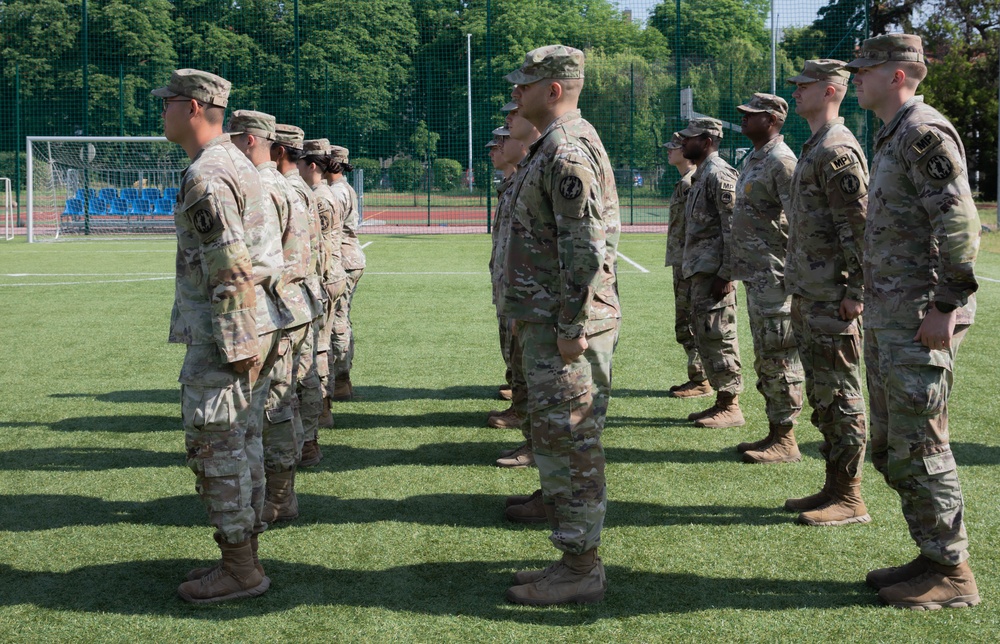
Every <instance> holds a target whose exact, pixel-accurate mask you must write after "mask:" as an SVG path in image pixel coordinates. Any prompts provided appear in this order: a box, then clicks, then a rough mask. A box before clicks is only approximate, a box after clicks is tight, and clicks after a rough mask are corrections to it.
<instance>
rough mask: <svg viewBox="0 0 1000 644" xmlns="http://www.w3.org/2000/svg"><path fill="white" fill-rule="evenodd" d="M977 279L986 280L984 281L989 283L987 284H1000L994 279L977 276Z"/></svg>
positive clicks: (999, 281)
mask: <svg viewBox="0 0 1000 644" xmlns="http://www.w3.org/2000/svg"><path fill="white" fill-rule="evenodd" d="M976 279H977V280H984V281H987V282H996V283H997V284H1000V280H995V279H993V278H992V277H983V276H982V275H976Z"/></svg>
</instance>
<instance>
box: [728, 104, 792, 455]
mask: <svg viewBox="0 0 1000 644" xmlns="http://www.w3.org/2000/svg"><path fill="white" fill-rule="evenodd" d="M736 109H737V110H739V111H740V112H742V113H743V123H742V131H743V134H744V136H746V137H747V138H748V139H750V142H751V143H753V146H754V151H753V152H752V153H751V154H750V156H749V157H748V158H747V160H746V164H745V165H744V166H743V171H742V172H741V173H740V178H739V181H737V182H736V207H735V208H734V209H733V224H732V240H733V245H732V246H733V248H732V278H733V279H736V280H740V281H742V282H743V286H744V288H746V292H747V314H748V316H749V318H750V335H751V336H752V337H753V352H754V363H753V367H754V371H756V372H757V391H759V392H760V393H761V394H762V395H763V396H764V408H765V411H766V412H767V423H768V433H767V436H766V437H764V438H763V439H761V440H758V441H753V442H748V443H740V444H739V445H738V446H737V447H736V451H738V452H740V453H741V454H743V461H744V462H745V463H793V462H796V461H799V460H802V455H801V454H800V453H799V447H798V445H797V444H796V442H795V419H796V418H797V417H798V415H799V414H800V413H801V412H802V381H803V380H804V379H805V376H804V374H803V372H802V362H801V361H800V360H799V352H798V349H797V348H796V346H795V335H794V334H793V333H792V320H791V310H792V302H791V297H789V295H788V293H787V292H786V291H785V245H786V243H787V241H788V213H789V206H790V204H791V196H790V195H789V182H790V181H791V178H792V172H793V171H794V170H795V154H794V153H793V152H792V151H791V149H789V147H788V146H787V145H785V140H784V137H783V136H781V134H780V132H781V127H782V126H783V125H784V124H785V117H787V116H788V104H787V103H786V102H785V99H783V98H781V97H780V96H775V95H774V94H762V93H757V94H754V95H753V98H751V99H750V101H749V102H748V103H746V104H744V105H740V106H739V107H737V108H736Z"/></svg>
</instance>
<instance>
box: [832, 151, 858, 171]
mask: <svg viewBox="0 0 1000 644" xmlns="http://www.w3.org/2000/svg"><path fill="white" fill-rule="evenodd" d="M852 163H854V158H853V157H852V156H851V155H850V154H841V155H840V156H839V157H837V158H836V159H834V160H833V161H831V162H830V172H831V174H834V173H837V172H840V171H841V170H843V169H844V168H846V167H847V166H849V165H851V164H852Z"/></svg>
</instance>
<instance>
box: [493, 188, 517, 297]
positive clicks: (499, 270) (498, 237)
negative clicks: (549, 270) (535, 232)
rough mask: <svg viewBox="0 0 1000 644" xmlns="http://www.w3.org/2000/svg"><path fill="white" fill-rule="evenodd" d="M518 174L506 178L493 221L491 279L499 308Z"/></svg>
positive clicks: (500, 191)
mask: <svg viewBox="0 0 1000 644" xmlns="http://www.w3.org/2000/svg"><path fill="white" fill-rule="evenodd" d="M516 176H517V173H516V172H514V173H511V175H510V176H507V177H504V178H503V181H501V182H500V188H499V189H498V190H497V193H498V194H497V214H496V217H495V218H494V219H493V230H492V231H491V232H492V234H493V252H492V253H491V254H490V278H491V279H492V281H493V304H494V305H495V306H497V307H499V304H500V299H499V297H500V288H501V282H502V280H503V262H502V261H500V258H502V257H503V256H504V255H505V254H506V252H507V239H508V237H510V199H509V198H508V197H509V195H510V188H511V186H513V185H514V177H516Z"/></svg>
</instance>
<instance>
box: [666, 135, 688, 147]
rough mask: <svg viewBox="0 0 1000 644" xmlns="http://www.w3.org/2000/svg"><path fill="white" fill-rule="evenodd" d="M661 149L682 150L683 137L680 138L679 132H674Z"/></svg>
mask: <svg viewBox="0 0 1000 644" xmlns="http://www.w3.org/2000/svg"><path fill="white" fill-rule="evenodd" d="M663 147H665V148H666V149H668V150H677V149H679V148H682V147H684V137H683V136H681V133H680V132H674V133H673V135H671V137H670V140H669V141H667V142H666V143H664V144H663Z"/></svg>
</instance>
